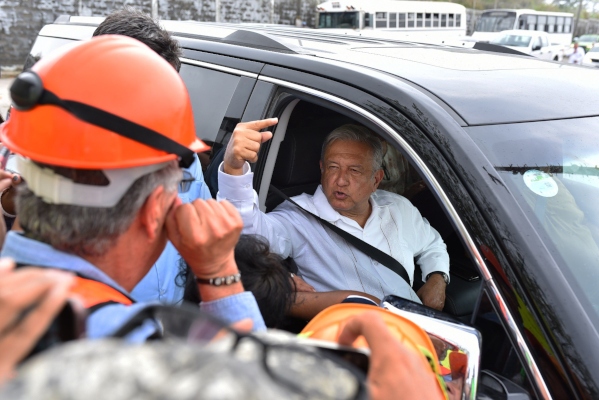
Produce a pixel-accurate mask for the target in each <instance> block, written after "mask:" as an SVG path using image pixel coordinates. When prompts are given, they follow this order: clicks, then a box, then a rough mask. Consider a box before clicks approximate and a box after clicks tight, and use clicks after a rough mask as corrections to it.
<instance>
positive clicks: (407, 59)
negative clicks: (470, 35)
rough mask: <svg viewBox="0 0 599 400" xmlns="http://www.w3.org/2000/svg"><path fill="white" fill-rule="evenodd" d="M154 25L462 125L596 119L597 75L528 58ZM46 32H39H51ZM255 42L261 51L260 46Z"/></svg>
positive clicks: (300, 33)
mask: <svg viewBox="0 0 599 400" xmlns="http://www.w3.org/2000/svg"><path fill="white" fill-rule="evenodd" d="M61 18H63V17H59V19H58V20H57V22H59V24H60V23H62V24H64V23H67V24H75V25H77V24H79V25H87V27H89V26H97V24H98V23H99V22H100V21H101V19H98V18H90V19H86V18H82V17H77V18H71V19H70V20H65V19H64V18H63V20H62V21H60V19H61ZM161 24H162V25H163V26H164V27H165V28H166V29H167V30H169V31H170V32H172V33H173V34H174V35H175V36H178V37H184V38H186V39H191V41H190V40H186V41H185V45H186V46H193V39H198V40H202V41H205V40H208V41H215V42H221V43H222V42H225V43H227V38H228V37H233V36H231V35H234V34H235V35H236V36H235V35H234V36H235V37H236V38H238V37H239V34H240V33H244V32H246V33H247V32H248V31H250V32H251V33H252V34H251V35H250V36H248V37H249V38H250V39H251V40H250V39H248V42H246V43H244V42H243V40H241V41H240V40H235V41H231V42H229V43H231V44H235V45H238V46H242V47H248V48H256V47H258V48H260V50H262V51H258V52H255V53H252V56H253V55H254V54H255V58H254V59H255V60H256V61H262V62H265V63H269V54H268V53H269V52H268V50H269V49H270V50H272V52H274V53H276V54H277V60H278V61H277V62H278V63H279V64H287V65H285V66H287V67H291V68H296V69H303V70H308V72H312V73H318V72H319V71H320V70H321V68H320V67H319V65H318V64H326V65H328V66H331V67H333V68H335V69H337V70H338V75H337V76H334V77H332V78H334V79H337V80H340V81H343V80H344V78H343V76H344V75H346V74H345V72H347V75H348V76H352V77H356V76H357V75H356V74H355V72H356V70H358V71H364V72H365V73H368V71H369V70H370V71H375V70H376V71H378V72H380V74H379V75H383V76H386V77H387V78H388V79H389V81H390V82H391V81H392V79H393V77H396V78H398V79H400V80H402V81H407V82H409V83H410V84H411V85H412V86H415V87H419V88H421V90H422V91H423V92H424V93H426V94H427V95H431V96H432V97H436V99H435V101H441V102H443V103H445V104H446V105H447V106H448V107H449V108H451V109H452V110H454V111H455V113H457V114H458V115H459V116H460V117H461V118H462V119H463V121H465V124H466V125H486V124H501V123H514V122H526V121H539V120H552V119H565V118H577V117H587V116H595V115H599V98H598V97H597V96H596V93H597V92H598V91H599V79H597V78H599V75H598V74H599V71H597V70H594V69H592V68H585V67H579V66H571V65H567V64H560V63H554V62H547V61H542V60H539V59H536V58H533V57H526V56H517V55H506V54H499V53H493V52H488V51H480V50H473V49H470V48H467V47H471V46H472V42H468V41H463V42H461V41H459V40H458V39H456V40H453V41H444V43H442V42H438V43H436V44H435V43H433V42H430V40H429V42H421V43H415V42H408V41H405V40H392V39H383V38H380V37H376V38H370V37H368V36H367V35H365V34H357V33H356V34H353V35H352V34H344V35H339V34H331V33H329V32H322V31H320V30H317V29H290V28H285V27H284V26H275V25H265V24H218V23H204V22H195V21H161ZM54 26H55V27H56V26H57V25H54ZM49 27H51V25H49V26H46V27H45V28H44V29H46V28H48V29H47V30H52V29H50V28H49ZM82 28H83V26H82ZM92 31H93V29H92ZM43 32H44V30H42V33H41V34H43ZM46 34H47V35H50V36H52V35H55V33H54V34H53V33H52V32H47V33H46ZM260 42H263V43H265V45H264V46H260V45H259V43H260ZM190 43H191V45H190ZM257 43H258V44H257ZM229 49H230V46H229ZM264 50H267V51H264ZM302 60H304V61H305V62H300V61H302ZM350 71H352V73H349V72H350ZM345 79H348V78H345ZM352 79H353V81H350V82H347V83H349V84H351V85H353V86H356V87H361V88H364V89H366V90H370V91H372V88H366V87H363V84H364V83H363V82H362V80H361V79H359V76H358V78H352Z"/></svg>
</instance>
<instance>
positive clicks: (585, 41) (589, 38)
mask: <svg viewBox="0 0 599 400" xmlns="http://www.w3.org/2000/svg"><path fill="white" fill-rule="evenodd" d="M574 41H575V42H578V46H580V47H582V48H583V49H584V52H585V53H586V52H588V51H589V50H591V48H592V47H593V46H595V43H599V35H582V36H581V37H578V38H574Z"/></svg>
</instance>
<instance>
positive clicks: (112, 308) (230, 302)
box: [1, 231, 266, 342]
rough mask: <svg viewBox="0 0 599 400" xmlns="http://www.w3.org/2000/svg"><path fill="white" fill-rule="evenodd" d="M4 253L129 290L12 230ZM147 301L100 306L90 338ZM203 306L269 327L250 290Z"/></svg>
mask: <svg viewBox="0 0 599 400" xmlns="http://www.w3.org/2000/svg"><path fill="white" fill-rule="evenodd" d="M1 256H2V257H10V258H12V259H14V260H15V261H16V262H17V263H20V264H27V265H33V266H39V267H50V268H51V267H53V268H58V269H61V270H65V271H73V272H75V273H79V274H81V275H83V276H85V277H87V278H91V279H94V280H97V281H99V282H102V283H105V284H106V285H109V286H111V287H113V288H115V289H117V290H119V291H121V292H123V293H127V291H126V290H124V289H123V288H122V287H120V286H119V284H117V283H116V282H115V281H114V280H112V279H111V278H110V277H109V276H108V275H106V274H105V273H104V272H102V271H101V270H100V269H98V268H97V267H95V266H94V265H93V264H90V263H89V262H87V261H86V260H84V259H82V258H80V257H78V256H75V255H73V254H69V253H65V252H63V251H59V250H56V249H54V248H53V247H52V246H50V245H48V244H45V243H42V242H38V241H36V240H33V239H29V238H27V237H25V236H23V235H22V234H21V233H18V232H14V231H11V232H9V233H8V235H7V236H6V241H5V243H4V248H3V249H2V253H1ZM148 304H151V303H148V302H140V303H134V304H133V305H130V306H125V305H122V304H115V305H109V306H105V307H102V308H100V309H99V310H97V311H95V312H94V313H92V314H91V315H90V316H89V317H88V319H87V337H89V338H92V339H96V338H101V337H105V336H109V335H111V334H112V333H114V332H115V331H116V330H117V329H118V328H119V327H120V326H121V325H122V324H123V323H124V322H125V321H127V320H128V319H129V318H131V316H133V315H134V314H136V313H137V312H138V311H140V310H141V309H142V308H143V307H145V306H147V305H148ZM200 309H201V310H202V311H205V312H207V313H209V314H212V315H214V316H215V317H218V318H219V319H221V320H222V321H224V322H226V323H232V322H236V321H239V320H242V319H244V318H251V319H252V321H253V322H254V330H264V329H266V326H265V325H264V320H263V319H262V315H261V314H260V309H259V308H258V304H257V303H256V299H255V298H254V295H253V294H252V293H251V292H243V293H240V294H236V295H233V296H228V297H225V298H222V299H219V300H215V301H208V302H202V303H200ZM155 330H156V326H155V325H154V323H153V321H148V323H146V324H145V325H144V326H142V327H140V328H139V329H137V330H136V331H134V332H132V334H131V335H130V336H129V337H128V338H127V339H128V340H130V341H133V342H140V341H143V340H145V339H146V338H147V337H149V336H150V335H151V334H152V333H154V332H155Z"/></svg>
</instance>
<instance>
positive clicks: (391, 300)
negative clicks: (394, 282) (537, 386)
mask: <svg viewBox="0 0 599 400" xmlns="http://www.w3.org/2000/svg"><path fill="white" fill-rule="evenodd" d="M383 308H386V309H387V310H389V311H391V312H393V313H396V314H398V315H400V316H402V317H404V318H407V319H409V320H410V321H412V322H414V323H416V324H418V325H419V326H420V327H421V328H422V329H424V330H425V331H426V332H427V333H428V335H429V336H430V337H431V340H432V341H433V344H434V345H435V349H436V350H437V356H438V357H439V362H440V363H441V365H442V366H443V367H444V369H443V371H445V373H442V375H444V379H445V380H446V381H451V380H456V379H459V378H463V388H462V396H461V398H462V399H475V398H476V389H477V385H478V373H479V368H480V354H481V345H482V337H481V334H480V332H478V331H477V330H476V329H474V328H472V327H470V326H468V325H466V324H464V323H463V322H461V321H459V320H457V319H455V318H453V317H452V316H450V315H448V314H445V313H443V312H441V311H437V310H434V309H432V308H429V307H426V306H423V305H422V304H418V303H414V302H412V301H409V300H406V299H403V298H401V297H397V296H386V297H385V298H384V299H383Z"/></svg>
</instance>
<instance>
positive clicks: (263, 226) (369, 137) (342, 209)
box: [218, 119, 449, 309]
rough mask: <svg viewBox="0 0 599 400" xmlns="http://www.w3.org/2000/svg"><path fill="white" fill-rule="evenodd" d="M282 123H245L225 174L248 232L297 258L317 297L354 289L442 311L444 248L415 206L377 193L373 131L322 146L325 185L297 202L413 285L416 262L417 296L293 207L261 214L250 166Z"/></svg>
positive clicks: (226, 195) (226, 191)
mask: <svg viewBox="0 0 599 400" xmlns="http://www.w3.org/2000/svg"><path fill="white" fill-rule="evenodd" d="M276 123H277V119H268V120H263V121H255V122H248V123H241V124H239V125H238V126H237V127H236V129H235V131H234V132H233V136H232V138H231V141H230V142H229V144H228V146H227V149H226V152H225V156H224V161H223V163H222V165H221V166H220V167H219V177H218V178H219V189H220V192H219V194H218V197H219V199H227V200H229V201H230V202H231V203H232V204H233V205H234V206H235V207H236V208H237V209H238V210H239V212H240V213H241V215H242V218H243V221H244V233H255V234H259V235H262V236H264V237H266V238H267V240H268V241H269V243H270V246H271V251H273V252H275V253H278V254H280V255H281V256H282V257H293V258H294V259H295V261H296V263H297V265H298V267H299V270H300V273H301V274H302V276H303V277H304V279H305V280H306V281H307V282H308V283H309V284H311V285H312V286H313V287H314V288H315V289H316V291H317V292H330V291H338V290H348V289H349V290H353V291H358V292H363V293H366V294H368V295H370V296H372V297H375V298H377V299H382V298H383V297H384V296H386V295H389V294H393V295H397V296H400V297H404V298H407V299H410V300H413V301H418V302H419V301H422V302H423V303H424V304H425V305H427V306H429V307H433V308H436V309H442V308H443V306H444V303H445V289H446V285H447V283H448V282H449V277H448V274H449V256H448V254H447V248H446V246H445V243H444V242H443V240H442V239H441V237H440V235H439V234H438V233H437V231H436V230H435V229H433V228H432V227H431V226H430V225H429V223H428V222H427V221H426V220H425V219H423V218H422V216H421V215H420V213H419V212H418V210H417V209H416V208H415V207H414V206H413V205H412V204H411V203H410V202H409V200H407V199H406V198H404V197H402V196H400V195H397V194H395V193H390V192H385V191H382V190H377V188H378V186H379V184H380V182H381V180H382V178H383V170H382V166H381V165H382V158H383V148H382V145H381V141H380V139H379V138H378V137H377V136H376V135H375V134H374V133H373V132H372V131H370V130H369V129H367V128H365V127H363V126H358V125H343V126H341V127H339V128H337V129H335V130H334V131H333V132H331V133H330V134H329V135H328V136H327V138H326V139H325V141H324V144H323V147H322V155H321V161H320V169H321V185H320V186H319V187H318V188H317V189H316V192H315V193H314V195H312V196H311V195H308V194H305V193H304V194H302V195H300V196H296V197H294V198H293V200H294V201H295V202H296V203H297V204H299V205H300V206H301V207H302V208H304V209H305V210H308V211H309V212H311V213H312V214H315V215H317V216H319V217H320V218H321V219H324V220H325V221H328V222H330V223H332V224H333V225H335V226H337V227H338V228H340V229H342V230H344V231H346V232H349V233H350V234H351V235H353V236H356V237H357V238H359V239H361V240H363V241H365V242H367V243H368V244H370V245H371V246H374V247H376V248H377V249H379V250H380V251H382V252H384V253H386V254H387V255H390V256H391V257H393V258H394V259H395V260H397V261H399V262H400V263H401V264H402V265H403V266H404V268H405V269H406V271H407V274H408V276H409V280H410V282H413V278H414V258H416V259H417V260H418V264H419V265H420V268H421V270H422V278H423V281H425V284H424V286H423V287H422V288H421V289H420V290H419V291H418V293H417V294H416V293H415V292H414V290H413V289H412V287H411V284H410V283H408V282H406V281H405V280H404V279H402V277H400V276H399V275H398V274H397V273H395V272H393V271H391V270H390V269H389V268H386V267H385V266H383V265H381V264H379V262H377V261H376V260H374V259H373V258H371V257H370V256H368V255H366V254H364V253H362V252H360V251H359V250H357V249H356V248H354V247H353V246H352V245H350V244H349V243H348V242H347V241H346V240H345V239H344V238H342V237H341V236H339V235H337V234H335V233H333V232H331V231H330V230H329V229H325V227H324V226H323V225H322V223H321V222H319V221H318V220H317V219H316V218H314V217H312V216H310V215H307V214H306V213H305V212H303V211H301V210H300V209H299V208H298V207H297V206H295V205H293V204H291V203H290V202H288V201H287V202H284V203H282V204H281V205H279V206H278V207H277V208H276V209H275V210H273V211H272V212H270V213H268V214H265V213H262V212H261V211H260V209H259V208H258V196H257V194H256V192H255V191H254V190H253V188H252V180H253V173H252V172H251V171H250V168H249V164H248V161H249V162H256V161H257V159H258V151H259V149H260V145H261V143H264V142H265V141H267V140H269V139H270V138H271V137H272V134H271V133H270V132H259V130H260V129H263V128H266V127H268V126H272V125H274V124H276ZM324 295H325V294H321V293H316V294H314V296H321V297H324ZM300 300H301V299H300ZM327 305H328V304H326V303H322V306H327Z"/></svg>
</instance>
